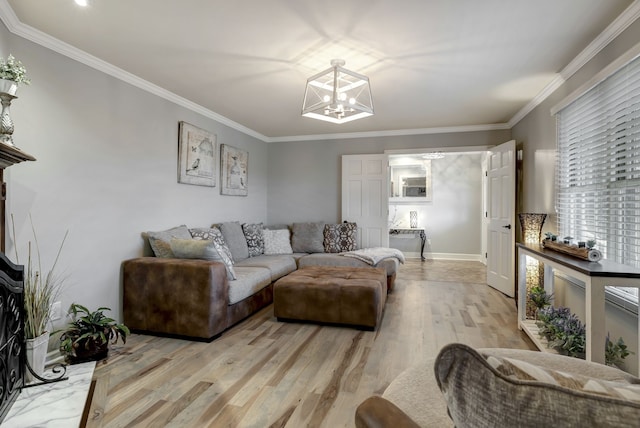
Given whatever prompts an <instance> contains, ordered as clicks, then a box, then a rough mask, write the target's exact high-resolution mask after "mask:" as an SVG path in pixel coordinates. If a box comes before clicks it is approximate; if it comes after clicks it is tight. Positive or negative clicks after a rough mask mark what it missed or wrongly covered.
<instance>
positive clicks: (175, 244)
mask: <svg viewBox="0 0 640 428" xmlns="http://www.w3.org/2000/svg"><path fill="white" fill-rule="evenodd" d="M171 250H172V251H173V253H174V254H175V256H176V257H177V258H179V259H203V260H213V261H216V262H222V263H224V265H225V267H226V269H227V279H229V280H230V281H232V280H234V279H236V272H235V270H234V269H233V261H232V260H231V258H230V257H229V256H228V255H227V254H225V252H224V251H222V249H221V248H220V245H219V244H218V243H217V242H216V241H214V240H210V239H172V240H171Z"/></svg>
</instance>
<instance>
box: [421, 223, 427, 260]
mask: <svg viewBox="0 0 640 428" xmlns="http://www.w3.org/2000/svg"><path fill="white" fill-rule="evenodd" d="M425 242H427V235H426V234H425V233H424V230H421V231H420V259H421V260H422V261H425V260H426V259H425V258H424V244H425Z"/></svg>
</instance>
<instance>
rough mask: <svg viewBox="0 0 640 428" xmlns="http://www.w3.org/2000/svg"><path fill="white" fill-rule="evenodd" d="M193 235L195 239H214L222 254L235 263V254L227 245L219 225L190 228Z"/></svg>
mask: <svg viewBox="0 0 640 428" xmlns="http://www.w3.org/2000/svg"><path fill="white" fill-rule="evenodd" d="M189 233H190V234H191V237H192V238H193V239H195V240H207V241H214V242H215V243H216V244H217V248H219V249H220V252H221V256H222V257H224V258H225V259H226V258H228V259H229V260H231V264H233V256H232V255H231V250H230V249H229V247H228V246H227V243H226V242H225V240H224V237H223V236H222V232H220V229H218V228H217V227H201V228H195V229H189Z"/></svg>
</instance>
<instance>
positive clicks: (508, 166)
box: [487, 140, 516, 297]
mask: <svg viewBox="0 0 640 428" xmlns="http://www.w3.org/2000/svg"><path fill="white" fill-rule="evenodd" d="M515 151H516V142H515V141H514V140H511V141H508V142H506V143H504V144H501V145H499V146H497V147H494V148H493V149H491V150H490V154H489V162H488V168H487V182H488V192H487V198H488V203H487V216H488V218H489V225H488V231H487V284H489V285H490V286H492V287H493V288H495V289H496V290H498V291H501V292H502V293H504V294H506V295H507V296H509V297H513V296H514V295H515V282H514V281H515V229H516V228H515V223H514V221H515V215H516V213H515V211H516V204H515V196H516V180H515V179H516V161H515Z"/></svg>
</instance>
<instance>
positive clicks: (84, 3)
mask: <svg viewBox="0 0 640 428" xmlns="http://www.w3.org/2000/svg"><path fill="white" fill-rule="evenodd" d="M76 4H77V5H78V6H83V7H84V6H87V5H88V4H89V2H88V1H87V0H76Z"/></svg>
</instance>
